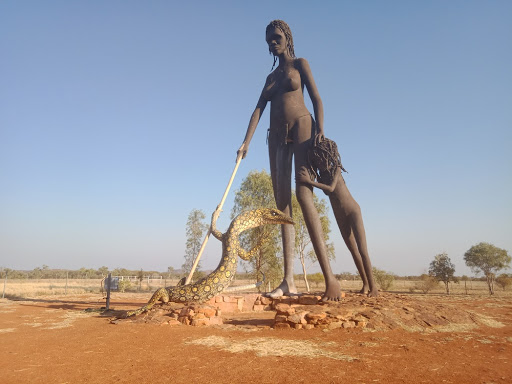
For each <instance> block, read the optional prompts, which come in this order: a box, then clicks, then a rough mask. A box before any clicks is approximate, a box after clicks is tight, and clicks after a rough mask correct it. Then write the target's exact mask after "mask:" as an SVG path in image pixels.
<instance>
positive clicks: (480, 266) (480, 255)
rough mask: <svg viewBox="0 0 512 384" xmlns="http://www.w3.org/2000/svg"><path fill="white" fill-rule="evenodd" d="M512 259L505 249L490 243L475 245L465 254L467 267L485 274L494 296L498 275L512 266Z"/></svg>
mask: <svg viewBox="0 0 512 384" xmlns="http://www.w3.org/2000/svg"><path fill="white" fill-rule="evenodd" d="M511 260H512V259H511V257H510V256H509V255H508V252H507V251H506V250H505V249H501V248H498V247H496V246H494V245H492V244H489V243H478V244H477V245H473V246H472V247H471V248H470V249H469V250H468V251H466V253H465V254H464V261H465V262H466V265H467V266H468V267H470V268H471V270H472V271H473V272H475V273H477V274H478V273H480V272H481V273H483V274H484V276H485V279H486V281H487V285H488V287H489V294H491V295H494V281H495V279H496V273H497V272H499V271H501V270H502V269H505V268H508V267H509V266H510V261H511Z"/></svg>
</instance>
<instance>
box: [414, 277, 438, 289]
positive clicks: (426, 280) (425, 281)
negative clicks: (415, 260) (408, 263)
mask: <svg viewBox="0 0 512 384" xmlns="http://www.w3.org/2000/svg"><path fill="white" fill-rule="evenodd" d="M438 285H439V281H438V280H437V279H436V278H435V277H434V276H430V275H427V274H423V275H421V276H420V282H419V283H417V284H416V285H415V288H416V289H418V290H420V291H421V292H423V293H429V292H430V291H431V290H433V289H434V288H436V287H437V286H438Z"/></svg>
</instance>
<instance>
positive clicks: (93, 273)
mask: <svg viewBox="0 0 512 384" xmlns="http://www.w3.org/2000/svg"><path fill="white" fill-rule="evenodd" d="M109 272H110V273H112V276H136V277H138V278H139V279H146V278H148V277H149V278H151V279H159V278H162V279H180V278H182V277H186V276H187V275H188V273H186V272H184V271H182V270H180V269H174V268H173V267H168V268H167V271H166V272H160V271H148V270H143V269H137V270H130V269H126V268H115V269H113V270H109V269H108V267H105V266H103V267H101V268H98V269H93V268H85V267H82V268H80V269H76V270H72V269H51V268H49V267H48V266H47V265H43V266H41V267H37V268H34V269H33V270H31V271H27V270H15V269H10V268H1V267H0V277H1V278H5V276H6V273H7V276H8V278H9V279H65V278H66V277H67V278H69V279H102V278H104V277H106V276H107V275H108V273H109ZM208 273H209V271H200V275H198V276H195V278H200V277H202V276H205V275H206V274H208ZM253 276H254V274H251V273H244V272H237V275H236V277H237V279H240V280H251V279H253ZM335 276H336V278H337V279H338V280H360V279H361V277H360V276H359V275H358V274H357V273H350V272H342V273H338V274H336V275H335ZM308 277H312V278H313V279H314V280H319V281H320V282H321V281H323V276H322V274H321V273H316V274H315V273H313V274H311V275H308ZM296 278H300V279H302V275H296ZM395 278H396V279H400V280H411V281H416V280H421V278H422V276H395ZM459 279H460V280H467V281H470V280H472V281H485V276H482V277H467V276H463V277H461V278H459Z"/></svg>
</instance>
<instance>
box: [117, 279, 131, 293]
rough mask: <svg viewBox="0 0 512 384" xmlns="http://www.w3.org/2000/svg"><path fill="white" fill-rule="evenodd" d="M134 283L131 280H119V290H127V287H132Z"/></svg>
mask: <svg viewBox="0 0 512 384" xmlns="http://www.w3.org/2000/svg"><path fill="white" fill-rule="evenodd" d="M131 287H132V284H131V283H130V281H129V280H121V281H120V282H119V292H126V290H127V289H131Z"/></svg>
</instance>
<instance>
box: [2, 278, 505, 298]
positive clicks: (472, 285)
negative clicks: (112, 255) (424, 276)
mask: <svg viewBox="0 0 512 384" xmlns="http://www.w3.org/2000/svg"><path fill="white" fill-rule="evenodd" d="M176 283H177V280H165V279H162V280H160V279H154V280H149V282H148V280H143V281H142V283H140V282H139V281H138V280H132V281H131V282H130V286H131V287H130V288H129V289H128V290H129V291H132V292H134V291H137V292H147V293H152V292H154V291H155V290H157V289H158V288H161V287H164V286H166V285H167V286H170V285H175V284H176ZM251 283H254V281H250V280H242V279H240V280H235V281H234V282H233V284H232V286H238V285H246V284H251ZM340 283H341V289H342V290H343V291H353V292H357V291H359V290H360V289H361V287H362V282H361V281H359V280H342V281H341V282H340ZM418 283H419V282H418V281H412V280H395V282H394V284H393V286H392V287H391V289H390V292H406V293H408V292H414V293H421V291H420V290H417V289H415V287H416V286H417V284H418ZM296 284H297V289H298V290H299V292H305V291H306V287H305V284H304V281H302V280H299V279H297V280H296ZM466 287H467V294H468V296H469V295H488V288H487V284H486V282H484V281H468V282H467V283H466ZM262 288H263V287H262ZM270 288H271V289H273V287H270ZM324 289H325V285H324V284H318V286H317V285H316V284H311V291H313V292H321V291H323V290H324ZM0 290H3V284H2V283H0ZM267 291H268V284H264V288H263V289H262V292H267ZM247 292H250V291H247ZM253 292H257V291H256V290H253ZM495 292H496V294H495V297H512V290H510V289H509V290H507V291H503V290H502V289H496V291H495ZM84 293H98V294H100V293H101V279H68V281H67V288H66V279H40V280H36V279H12V280H7V284H6V286H5V295H6V297H8V298H9V297H22V298H23V297H26V298H28V297H35V296H51V295H64V294H70V295H72V294H84ZM429 293H430V294H440V295H443V294H445V290H444V285H443V284H439V285H438V286H437V287H436V288H435V289H433V290H432V291H430V292H429ZM451 294H452V295H465V294H466V289H465V287H464V282H460V283H459V284H451Z"/></svg>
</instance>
